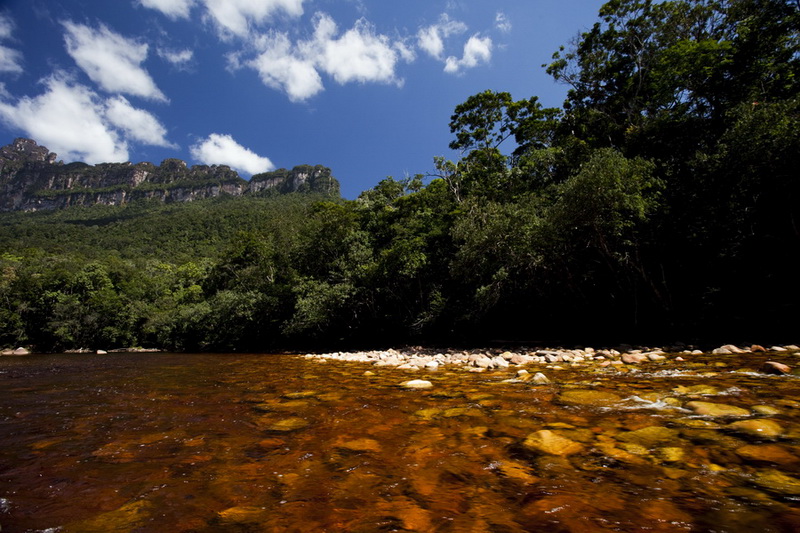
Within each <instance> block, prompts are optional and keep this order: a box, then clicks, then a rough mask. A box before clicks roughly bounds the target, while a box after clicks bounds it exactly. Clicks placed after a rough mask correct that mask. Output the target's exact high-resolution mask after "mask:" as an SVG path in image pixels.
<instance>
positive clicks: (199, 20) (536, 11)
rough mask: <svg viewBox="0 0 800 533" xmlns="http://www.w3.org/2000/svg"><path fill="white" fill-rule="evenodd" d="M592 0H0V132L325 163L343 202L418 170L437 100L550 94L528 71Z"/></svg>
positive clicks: (201, 160) (144, 149) (245, 169)
mask: <svg viewBox="0 0 800 533" xmlns="http://www.w3.org/2000/svg"><path fill="white" fill-rule="evenodd" d="M602 3H603V2H602V1H597V0H494V1H492V2H488V1H483V0H460V1H459V0H442V1H437V0H403V1H386V0H0V144H7V143H9V142H11V140H13V138H15V137H18V136H25V137H31V138H33V139H35V140H36V141H37V142H38V143H39V144H42V145H44V146H47V147H48V148H49V149H50V150H51V151H53V152H56V153H58V154H59V159H62V160H64V161H65V162H70V161H86V162H88V163H100V162H113V161H133V162H139V161H151V162H154V163H156V164H158V163H160V162H161V161H162V160H163V159H165V158H168V157H177V158H180V159H183V160H185V161H187V162H188V163H189V164H227V165H229V166H231V167H233V168H235V169H236V170H237V171H239V173H240V174H241V175H242V177H244V178H249V177H250V175H251V174H253V173H258V172H263V171H266V170H272V169H275V168H281V167H283V168H291V167H293V166H295V165H299V164H312V165H316V164H321V165H325V166H328V167H330V168H331V169H332V170H333V174H334V176H336V177H337V178H338V179H339V181H340V182H341V184H342V194H343V196H345V197H346V198H355V197H356V196H358V194H359V193H360V192H361V191H363V190H366V189H369V188H371V187H373V186H374V185H375V184H377V183H378V181H380V180H381V179H383V178H384V177H386V176H394V177H395V178H403V177H405V176H409V175H414V174H417V173H422V174H424V173H426V172H430V171H432V170H433V157H434V156H439V155H443V156H446V157H449V158H454V157H457V154H453V153H451V152H450V150H449V149H448V147H447V145H448V143H449V142H450V140H451V138H452V136H451V134H450V132H449V128H448V123H449V119H450V115H451V114H452V112H453V108H454V107H455V106H456V105H458V104H459V103H461V102H463V101H464V100H466V99H467V98H468V97H469V96H470V95H472V94H475V93H478V92H481V91H484V90H486V89H491V90H495V91H508V92H510V93H511V94H512V96H513V97H514V98H516V99H522V98H528V97H530V96H538V97H539V98H540V100H541V102H542V103H543V104H544V105H546V106H559V105H561V103H562V102H563V99H564V96H565V94H566V87H564V86H562V85H558V84H556V83H554V82H553V81H552V80H551V79H550V77H549V76H547V74H546V73H545V72H544V69H543V68H541V66H540V65H541V64H542V63H546V62H548V60H549V59H550V57H551V55H552V53H553V52H554V51H555V50H557V49H558V47H559V46H560V45H562V44H568V43H569V41H570V40H571V39H572V38H573V37H574V36H575V35H577V34H578V33H579V32H580V31H583V30H585V29H587V28H589V27H590V26H591V25H592V24H593V23H594V21H595V20H596V18H597V11H598V9H599V8H600V6H601V5H602Z"/></svg>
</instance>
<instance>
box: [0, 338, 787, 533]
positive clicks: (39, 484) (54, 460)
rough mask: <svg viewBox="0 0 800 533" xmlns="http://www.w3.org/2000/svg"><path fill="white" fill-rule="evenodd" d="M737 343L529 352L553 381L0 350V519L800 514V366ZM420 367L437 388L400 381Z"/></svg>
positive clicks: (673, 522) (593, 522)
mask: <svg viewBox="0 0 800 533" xmlns="http://www.w3.org/2000/svg"><path fill="white" fill-rule="evenodd" d="M727 357H728V358H726V359H723V360H724V363H720V360H721V359H720V358H715V359H712V358H711V357H710V356H698V357H696V358H694V359H693V360H691V361H687V362H685V363H674V362H673V363H669V364H666V363H650V364H645V365H643V366H641V367H637V368H636V369H635V370H634V371H626V370H628V369H627V368H599V367H596V366H591V365H587V366H585V367H577V368H566V369H561V370H555V369H552V368H550V369H548V368H547V367H546V366H544V365H542V366H541V367H538V368H537V367H532V368H529V370H531V371H534V370H535V371H542V372H545V373H546V374H547V376H548V377H549V378H550V379H551V381H552V384H549V385H543V386H532V385H530V384H529V383H507V382H503V381H504V380H507V379H508V378H510V377H513V375H514V372H513V370H506V371H501V372H496V373H484V374H474V373H467V372H462V371H459V370H456V369H454V370H452V371H448V370H442V369H440V370H439V371H437V372H431V373H427V374H409V373H405V372H403V371H402V370H397V369H391V368H385V367H384V368H380V369H373V372H374V373H375V375H372V376H365V375H364V372H365V370H367V368H368V367H365V366H364V365H361V364H358V363H336V364H334V363H327V364H321V363H318V362H314V361H309V360H305V359H302V358H298V357H292V356H264V355H174V354H137V355H122V354H118V355H106V356H94V355H91V356H88V355H81V356H76V355H69V356H67V355H62V356H33V357H27V358H2V359H0V380H2V388H1V389H0V526H2V531H3V532H4V533H7V532H23V531H52V532H55V531H64V532H98V533H100V532H102V533H107V532H117V531H119V532H127V531H136V532H164V531H170V532H198V533H200V532H202V533H206V532H218V531H259V532H260V531H297V532H302V531H309V532H311V531H314V532H318V531H331V532H333V531H351V532H374V531H441V532H450V531H452V532H523V531H539V530H544V531H548V532H586V531H665V532H666V531H670V532H671V531H720V532H726V531H742V532H745V531H747V532H750V531H760V532H783V531H786V532H789V531H798V530H800V401H799V400H800V379H798V378H795V377H791V376H789V377H776V376H766V375H761V374H758V373H756V372H739V371H738V370H742V369H744V370H746V368H744V367H747V368H758V367H759V365H760V363H761V362H762V361H763V356H762V358H760V359H759V358H758V356H748V358H747V359H735V358H732V357H731V356H727ZM785 359H786V360H785V362H787V363H789V364H792V362H793V361H794V362H796V363H800V360H798V359H797V358H791V357H788V356H787V357H786V358H785ZM792 359H793V360H792ZM677 365H682V366H677ZM721 365H724V366H721ZM409 376H411V377H409ZM414 377H424V379H427V380H429V381H431V382H433V385H434V386H433V388H431V389H427V390H404V389H401V388H400V387H398V386H397V384H398V383H400V382H402V381H406V380H408V379H412V378H414ZM720 405H721V406H722V407H721V408H720V407H719V406H720ZM713 406H717V407H716V409H723V411H722V412H719V411H713V409H715V407H713ZM725 409H727V410H725ZM709 410H710V411H709ZM704 413H705V414H704Z"/></svg>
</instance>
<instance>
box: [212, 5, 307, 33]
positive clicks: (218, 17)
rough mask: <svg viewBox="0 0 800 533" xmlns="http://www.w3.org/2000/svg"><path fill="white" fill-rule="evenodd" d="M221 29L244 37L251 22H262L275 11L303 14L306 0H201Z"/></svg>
mask: <svg viewBox="0 0 800 533" xmlns="http://www.w3.org/2000/svg"><path fill="white" fill-rule="evenodd" d="M201 1H202V2H203V3H204V4H205V7H206V9H207V11H208V16H209V17H210V18H211V20H213V21H214V23H215V24H216V25H217V27H218V28H219V29H220V31H221V32H222V33H223V35H225V34H233V35H236V36H238V37H244V36H246V35H247V33H248V31H249V30H250V26H251V24H261V23H263V22H264V21H265V20H267V19H268V18H269V17H271V16H272V15H273V14H274V13H276V12H279V11H283V12H284V13H286V14H287V15H289V16H292V17H299V16H300V15H302V14H303V2H304V0H201Z"/></svg>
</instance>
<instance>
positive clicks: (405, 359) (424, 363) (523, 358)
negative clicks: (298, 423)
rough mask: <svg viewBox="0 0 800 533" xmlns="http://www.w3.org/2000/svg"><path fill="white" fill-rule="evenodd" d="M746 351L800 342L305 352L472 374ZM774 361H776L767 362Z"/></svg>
mask: <svg viewBox="0 0 800 533" xmlns="http://www.w3.org/2000/svg"><path fill="white" fill-rule="evenodd" d="M742 354H779V355H791V354H797V355H800V346H797V345H795V344H788V345H779V346H771V347H769V348H765V347H763V346H761V345H751V346H747V347H742V346H736V345H733V344H725V345H722V346H720V347H718V348H715V349H713V350H711V351H702V350H699V349H697V348H694V347H691V346H684V345H678V346H668V347H662V348H646V347H633V346H627V345H622V346H618V347H616V348H602V349H594V348H591V347H585V348H576V349H565V348H533V349H525V348H524V349H520V350H515V351H510V350H501V349H475V350H455V349H449V350H439V351H437V350H431V349H424V348H418V347H417V348H407V349H400V350H398V349H394V348H391V349H388V350H371V351H353V352H328V353H307V354H305V355H304V357H305V358H306V359H310V360H316V361H318V362H325V361H346V362H358V363H367V364H371V365H372V366H375V367H395V368H398V369H401V370H411V371H416V370H426V371H435V370H438V369H439V368H443V367H446V368H461V369H464V370H466V371H469V372H485V371H487V370H502V369H508V368H509V367H524V366H526V365H529V364H537V365H541V364H548V365H557V364H566V365H569V366H579V365H581V364H583V363H594V364H598V365H599V366H610V365H638V364H642V363H646V362H652V361H664V362H668V361H676V362H681V361H686V360H687V359H686V358H687V357H692V356H697V355H722V356H724V355H742ZM769 363H772V362H769ZM790 370H791V369H789V367H787V366H786V365H783V364H779V363H773V364H765V367H764V369H763V371H764V372H767V373H772V374H787V373H789V372H790Z"/></svg>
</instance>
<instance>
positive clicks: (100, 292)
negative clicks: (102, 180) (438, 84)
mask: <svg viewBox="0 0 800 533" xmlns="http://www.w3.org/2000/svg"><path fill="white" fill-rule="evenodd" d="M545 67H546V68H547V71H548V72H549V73H550V74H551V75H552V76H553V77H554V78H555V79H556V80H559V81H561V82H563V83H566V84H568V85H569V94H568V97H567V100H566V102H565V103H564V105H563V107H562V108H558V109H556V108H549V109H548V108H543V107H542V106H541V105H540V103H539V102H538V101H537V99H536V98H535V97H531V98H527V99H523V100H515V99H513V98H512V96H511V95H510V94H508V93H505V92H497V91H486V92H483V93H480V94H476V95H474V96H472V97H470V98H469V99H467V101H465V102H464V103H462V104H460V105H459V106H457V107H456V109H455V111H454V114H453V116H452V120H451V123H450V127H451V130H452V133H453V135H454V138H453V141H452V143H451V145H450V147H451V148H452V149H454V150H458V151H460V153H461V157H460V158H458V160H456V161H449V160H446V159H444V158H437V159H436V160H435V167H436V171H435V172H434V174H435V175H428V176H416V177H415V178H413V179H406V180H399V181H398V180H395V179H392V178H387V179H384V180H383V181H381V182H380V183H379V184H378V185H377V186H376V187H375V188H373V189H371V190H368V191H365V192H364V193H362V194H361V196H360V197H359V198H358V199H357V200H355V201H343V200H341V199H338V198H333V197H328V198H324V197H315V196H309V195H298V194H290V195H285V196H275V197H271V198H261V199H259V198H229V199H224V198H223V199H216V200H213V201H212V200H204V201H200V202H194V203H190V204H182V205H166V206H164V205H160V204H147V203H137V204H132V205H129V206H125V207H121V208H106V207H99V206H97V207H92V208H82V209H68V210H64V211H59V212H52V213H34V214H22V213H16V214H5V215H2V217H0V246H1V247H0V249H2V250H4V253H3V255H2V258H1V259H0V302H2V304H1V305H2V307H1V308H0V345H8V346H16V345H33V346H34V347H36V348H38V349H41V350H58V349H67V348H78V347H85V348H108V347H116V346H135V345H139V346H155V347H162V348H168V349H175V350H239V351H244V350H255V351H265V350H269V349H273V348H280V347H293V346H305V345H307V344H310V343H315V342H317V343H320V344H323V343H325V344H324V345H325V346H330V343H332V342H337V341H342V342H345V343H350V344H355V343H361V344H389V343H393V342H450V343H459V342H479V341H487V340H489V339H498V338H502V339H510V340H540V339H541V340H547V341H557V340H563V341H565V342H571V343H577V342H606V341H608V342H614V341H631V340H635V339H651V340H653V341H655V340H657V339H658V340H661V339H663V340H681V339H684V340H686V341H687V342H688V341H689V340H692V339H712V338H718V337H724V338H725V339H726V340H727V339H730V340H734V341H737V342H738V341H750V340H751V339H752V342H755V341H756V340H758V339H768V340H765V341H764V342H778V341H779V340H780V339H781V338H786V337H787V336H791V335H794V336H796V334H797V331H798V330H797V325H798V324H799V323H800V321H799V320H798V319H800V313H798V309H800V276H798V275H797V271H798V268H800V227H798V224H800V220H799V219H798V215H800V213H799V211H800V209H798V202H799V201H800V194H799V193H800V98H799V95H798V87H799V86H800V85H799V84H800V3H798V2H797V1H795V0H792V1H788V0H669V1H664V2H655V1H650V0H612V1H610V2H608V3H606V4H605V5H604V6H603V7H602V8H601V10H600V14H599V21H598V22H597V23H596V24H595V25H594V27H593V28H591V29H590V30H588V31H586V32H584V33H582V34H581V35H579V36H578V37H577V38H576V40H575V42H574V43H572V44H570V45H568V46H565V47H564V48H562V49H561V50H559V51H558V52H557V53H556V54H555V55H554V56H553V61H552V63H550V64H549V65H546V66H545ZM521 68H528V66H524V65H521ZM794 340H795V341H796V339H794Z"/></svg>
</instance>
